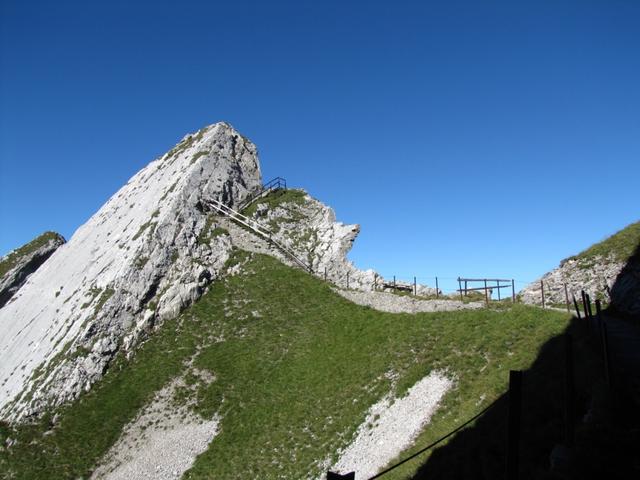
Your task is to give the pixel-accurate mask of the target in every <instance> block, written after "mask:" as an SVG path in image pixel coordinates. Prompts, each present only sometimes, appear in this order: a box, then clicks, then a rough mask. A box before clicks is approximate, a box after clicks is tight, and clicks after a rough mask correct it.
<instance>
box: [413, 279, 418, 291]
mask: <svg viewBox="0 0 640 480" xmlns="http://www.w3.org/2000/svg"><path fill="white" fill-rule="evenodd" d="M413 294H414V295H418V284H417V283H416V277H413Z"/></svg>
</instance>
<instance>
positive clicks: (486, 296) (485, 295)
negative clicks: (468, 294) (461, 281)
mask: <svg viewBox="0 0 640 480" xmlns="http://www.w3.org/2000/svg"><path fill="white" fill-rule="evenodd" d="M465 283H467V282H465ZM465 288H466V285H465ZM484 303H486V305H487V307H488V306H489V292H488V291H487V279H486V278H485V279H484Z"/></svg>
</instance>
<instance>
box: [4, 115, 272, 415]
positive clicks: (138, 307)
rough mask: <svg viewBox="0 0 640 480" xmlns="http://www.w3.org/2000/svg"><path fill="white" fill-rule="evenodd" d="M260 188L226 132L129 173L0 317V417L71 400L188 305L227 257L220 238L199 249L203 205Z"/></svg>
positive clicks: (240, 146)
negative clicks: (117, 358) (120, 353)
mask: <svg viewBox="0 0 640 480" xmlns="http://www.w3.org/2000/svg"><path fill="white" fill-rule="evenodd" d="M261 185H262V177H261V173H260V166H259V164H258V158H257V153H256V147H255V145H254V144H253V143H251V142H250V141H249V140H247V139H246V138H244V137H243V136H242V135H240V134H239V133H238V132H236V131H235V130H234V129H233V128H232V127H231V126H229V125H228V124H226V123H217V124H215V125H212V126H209V127H206V128H204V129H202V130H200V131H199V132H197V133H196V134H194V135H187V136H186V137H184V138H183V139H182V141H181V142H180V143H178V144H177V145H176V146H175V148H173V149H172V150H171V151H169V152H168V153H166V154H165V155H163V156H162V157H161V158H159V159H157V160H155V161H153V162H151V163H150V164H149V165H147V166H146V167H145V168H143V169H142V170H141V171H140V172H138V173H137V174H136V175H134V176H133V177H132V178H131V179H130V180H129V182H128V183H127V184H126V185H125V186H124V187H122V188H121V189H120V190H119V191H118V192H117V193H116V194H115V195H113V197H111V198H110V199H109V200H108V201H107V203H106V204H105V205H104V206H103V207H102V208H101V209H100V210H99V211H98V212H97V213H96V214H95V215H93V216H92V217H91V218H90V219H89V221H88V222H87V223H86V224H84V225H83V226H82V227H80V228H79V229H78V230H77V231H76V232H75V234H74V235H73V236H72V238H71V239H70V240H69V242H68V243H67V244H65V245H64V246H62V247H60V248H59V249H58V250H56V251H55V253H54V254H53V255H51V257H50V258H49V259H48V260H47V261H46V262H45V263H44V264H43V265H42V266H41V267H40V268H39V269H38V270H37V271H36V272H35V273H34V274H33V275H31V277H30V278H29V280H28V282H27V284H25V285H24V286H23V287H22V288H21V289H20V290H19V291H18V293H17V294H16V295H15V296H14V298H13V301H11V302H10V303H9V304H7V305H6V306H4V307H3V308H2V309H1V310H0V327H1V328H2V335H0V356H1V357H2V362H1V363H0V411H1V415H0V417H2V418H7V419H18V418H21V417H23V416H26V415H29V414H32V413H35V412H37V411H38V410H40V409H41V408H42V407H43V406H44V405H47V404H50V405H58V404H60V403H62V402H65V401H66V400H69V399H72V398H75V397H77V395H78V394H79V393H80V392H81V391H82V390H83V389H84V390H87V389H89V388H90V387H91V385H92V384H93V383H94V382H95V381H96V380H98V379H99V378H100V377H101V376H102V374H103V373H104V371H105V369H106V368H107V366H108V365H109V362H110V360H111V359H112V357H113V355H114V354H115V352H116V351H118V350H119V349H122V348H124V349H130V348H131V347H132V346H133V345H135V344H136V343H137V342H138V341H139V340H140V339H141V337H142V336H143V335H144V333H145V332H146V331H147V330H149V329H151V328H152V327H153V326H154V324H156V323H157V322H162V321H163V319H165V318H168V317H172V316H175V315H176V314H177V313H178V312H179V311H180V310H182V309H183V308H185V307H186V306H187V305H189V304H191V303H192V302H193V301H194V300H196V299H197V298H198V297H199V296H200V295H201V294H202V292H203V289H204V288H205V287H206V285H207V284H208V283H209V282H211V281H212V280H213V279H215V278H216V276H217V275H218V271H219V269H220V268H221V267H222V266H223V264H224V263H225V261H226V260H227V258H228V256H229V251H230V249H231V242H230V240H229V238H228V237H225V236H219V237H215V238H212V239H210V241H208V242H202V241H199V240H201V239H202V237H201V234H202V232H203V230H204V229H205V227H206V223H207V215H206V214H205V213H204V212H203V209H202V201H203V200H206V199H215V200H219V201H222V202H224V203H225V204H228V205H231V206H233V205H236V204H237V203H238V202H239V201H241V200H242V199H243V198H245V197H246V196H247V194H248V193H249V192H251V191H253V190H255V189H257V188H259V187H260V186H261Z"/></svg>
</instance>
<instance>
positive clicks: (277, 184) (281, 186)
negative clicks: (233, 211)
mask: <svg viewBox="0 0 640 480" xmlns="http://www.w3.org/2000/svg"><path fill="white" fill-rule="evenodd" d="M286 189H287V181H286V180H285V179H284V178H282V177H276V178H273V179H271V180H269V181H268V182H267V183H265V184H264V185H263V186H262V187H260V190H258V191H257V192H255V193H253V194H251V195H249V196H248V197H247V198H245V199H244V201H243V202H242V203H241V204H240V205H238V210H240V211H242V210H243V209H245V208H247V207H248V206H249V205H251V204H252V203H253V202H254V201H256V200H257V199H258V198H262V197H263V196H264V195H266V194H267V193H269V192H275V191H276V190H286Z"/></svg>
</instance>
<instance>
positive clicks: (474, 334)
mask: <svg viewBox="0 0 640 480" xmlns="http://www.w3.org/2000/svg"><path fill="white" fill-rule="evenodd" d="M239 262H242V263H244V271H245V273H243V274H241V275H236V276H230V277H228V278H226V279H225V280H223V281H220V282H217V283H215V284H213V285H212V287H211V289H210V291H209V292H208V293H207V294H206V295H204V296H203V297H202V298H201V299H200V301H198V302H197V303H196V304H195V305H194V306H193V307H191V308H189V309H188V310H186V311H185V312H184V313H183V314H182V315H180V317H179V318H178V319H175V320H173V321H168V322H166V323H165V324H164V325H163V326H162V328H161V329H160V330H159V331H158V332H156V333H155V334H154V335H152V336H151V338H150V339H149V340H148V341H147V342H145V343H144V344H143V345H142V346H141V347H140V349H139V350H138V352H137V353H136V355H135V356H134V358H133V359H132V360H131V361H130V362H126V361H125V360H123V358H122V357H118V359H117V360H116V361H115V362H114V364H113V365H112V366H111V368H110V370H109V372H108V373H107V374H106V376H105V378H104V379H103V380H102V382H101V383H100V384H98V385H97V386H96V387H94V389H93V390H91V391H90V392H89V393H87V394H84V395H83V396H82V397H81V399H80V400H79V401H77V402H76V403H75V404H73V405H72V406H68V407H65V408H62V409H61V410H60V412H59V413H60V422H59V424H58V425H57V426H56V427H55V428H54V429H53V430H51V432H50V433H49V434H48V435H43V433H44V432H45V431H46V430H47V429H48V428H49V427H48V419H47V418H45V419H43V420H42V421H41V422H39V423H37V424H33V425H28V426H22V427H20V428H18V429H17V430H13V429H11V428H10V427H8V426H6V425H4V426H1V427H0V445H4V442H5V440H6V437H8V436H10V437H11V438H15V439H18V443H17V444H16V445H14V446H13V447H11V449H5V450H4V451H0V472H9V473H5V474H4V476H3V474H2V473H0V478H10V476H11V475H12V474H15V476H16V477H17V478H33V479H38V478H42V479H44V478H47V479H55V478H77V477H79V476H86V475H88V474H89V472H90V471H91V469H92V468H93V467H94V466H95V463H96V462H97V461H98V459H99V458H100V457H101V456H102V455H103V454H104V453H105V452H106V451H107V450H108V448H109V447H110V446H111V445H112V444H113V443H114V442H115V440H116V439H117V437H118V435H119V433H120V431H121V429H122V427H123V426H124V425H125V424H126V423H127V422H129V421H130V420H131V419H132V418H134V417H135V415H136V412H137V411H138V410H139V409H140V408H141V407H143V406H144V405H145V404H146V403H147V402H148V401H149V400H150V399H151V398H152V396H153V393H154V392H155V391H157V390H159V389H160V388H162V387H163V386H164V385H166V384H167V383H168V382H169V381H170V380H171V379H173V378H175V377H176V376H179V375H187V378H191V380H190V382H191V383H192V384H193V385H194V388H193V393H189V392H182V394H183V395H185V396H191V397H192V399H193V400H195V404H194V407H193V408H194V410H195V411H196V412H198V413H199V414H200V415H202V416H204V417H211V416H212V415H214V414H215V413H218V414H220V415H221V416H222V421H221V433H220V434H219V435H218V436H217V437H216V438H215V439H214V440H213V442H212V443H211V444H210V446H209V449H208V451H206V452H205V453H204V454H202V455H201V456H200V457H198V459H197V460H196V463H195V465H194V466H193V468H192V469H191V470H190V471H189V472H188V474H187V478H217V479H235V478H241V477H246V478H261V479H271V478H292V479H296V478H307V477H310V476H314V475H317V474H319V473H320V472H319V471H318V467H317V462H319V461H322V460H324V459H326V458H335V452H336V451H337V449H338V448H340V447H344V446H345V445H347V444H348V442H349V440H350V439H351V438H352V436H353V434H354V432H355V430H356V428H357V427H358V425H359V424H360V423H361V422H362V421H363V420H364V417H365V413H366V411H367V409H368V408H369V406H370V405H372V404H373V403H375V402H376V401H377V400H379V399H380V397H381V396H383V395H384V394H385V393H387V392H388V391H389V389H390V388H391V384H390V381H389V380H388V379H387V378H386V377H385V375H384V374H385V373H386V372H388V371H390V370H392V371H394V372H396V373H397V375H398V377H397V378H398V383H397V393H398V394H402V393H404V392H406V390H407V389H408V388H410V387H411V386H412V385H413V384H414V383H415V382H416V381H418V380H419V379H421V378H422V377H424V376H425V375H427V374H429V372H431V371H433V370H436V369H437V370H442V371H446V372H447V374H448V375H450V376H452V377H455V378H456V388H455V389H454V390H453V391H451V393H449V394H447V396H446V397H445V400H444V407H443V408H442V409H441V410H440V413H439V414H438V415H437V416H436V418H435V420H434V422H433V424H432V425H431V426H430V428H429V430H428V432H426V433H425V434H423V435H422V436H421V438H420V439H419V441H418V442H419V444H420V445H422V444H423V442H426V441H428V440H429V439H430V438H431V436H432V435H436V434H439V433H441V432H443V431H446V430H448V429H450V428H451V427H452V426H453V425H455V424H456V423H457V422H458V421H459V420H462V419H466V418H468V417H470V416H472V415H473V414H474V413H476V412H477V411H478V410H479V409H481V408H483V406H485V405H486V404H488V403H489V402H490V401H491V400H492V399H494V398H496V397H497V396H499V395H500V394H502V393H503V392H504V391H505V388H506V384H507V377H508V371H509V369H515V368H527V367H528V366H529V365H530V364H531V362H532V361H533V360H534V359H535V358H536V355H537V352H538V348H539V347H540V346H541V345H542V344H543V343H544V342H545V341H546V340H547V339H548V338H550V337H552V336H554V335H557V334H558V333H560V332H561V331H562V330H563V329H564V328H565V326H566V324H567V316H566V315H563V314H561V313H558V312H552V311H542V310H540V309H537V308H532V307H525V306H519V305H517V306H515V307H513V308H511V309H507V310H504V311H495V310H480V311H463V312H443V313H431V314H417V315H408V314H389V313H382V312H377V311H375V310H372V309H370V308H366V307H361V306H358V305H355V304H352V303H350V302H348V301H347V300H345V299H343V298H342V297H340V296H338V295H337V294H335V293H334V292H333V291H332V289H331V287H330V286H329V285H328V284H326V283H324V282H322V281H321V280H319V279H317V278H315V277H313V276H311V275H308V274H306V273H304V272H302V271H300V270H296V269H292V268H289V267H287V266H284V265H282V264H281V263H279V262H278V261H276V260H274V259H272V258H270V257H265V256H260V255H249V254H246V253H244V252H237V253H236V255H235V256H234V257H233V258H232V260H231V261H230V264H234V263H239ZM218 338H224V341H222V342H219V341H216V339H218ZM190 358H193V359H194V362H193V365H194V367H197V368H199V369H203V370H208V371H210V372H212V373H213V374H215V376H216V381H214V382H213V383H211V384H210V385H206V384H204V383H202V384H199V383H198V380H197V379H193V378H192V377H189V375H188V374H189V371H188V370H185V369H186V368H187V367H185V366H184V365H185V361H187V360H188V359H190ZM481 396H484V401H479V399H480V397H481ZM411 468H415V466H413V467H411Z"/></svg>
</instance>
